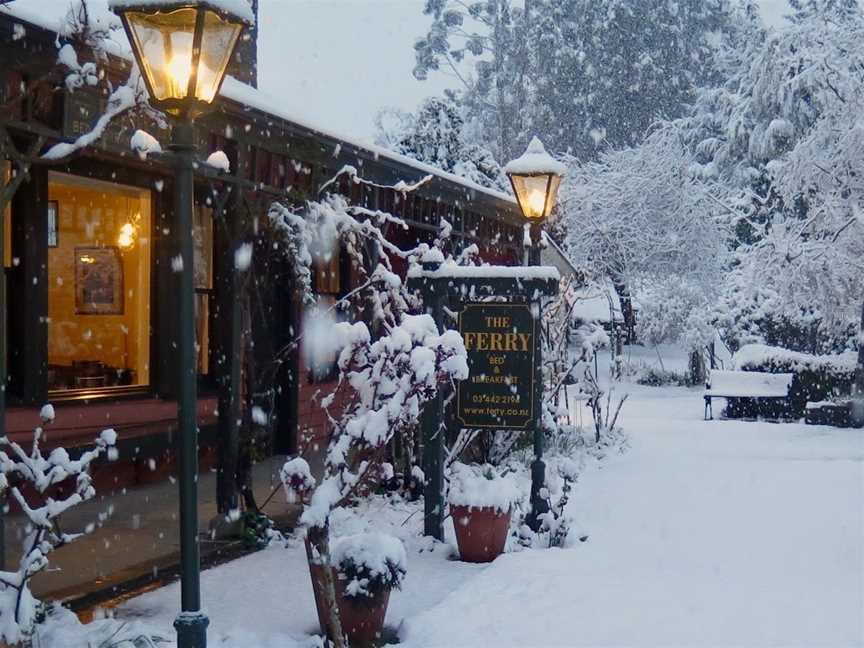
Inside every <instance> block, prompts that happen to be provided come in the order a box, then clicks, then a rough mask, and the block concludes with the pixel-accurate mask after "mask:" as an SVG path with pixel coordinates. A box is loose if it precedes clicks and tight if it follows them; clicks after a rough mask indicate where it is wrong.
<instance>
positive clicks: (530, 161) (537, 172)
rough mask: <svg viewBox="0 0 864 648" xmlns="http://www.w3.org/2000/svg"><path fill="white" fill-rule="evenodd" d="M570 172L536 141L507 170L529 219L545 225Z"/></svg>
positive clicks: (524, 214)
mask: <svg viewBox="0 0 864 648" xmlns="http://www.w3.org/2000/svg"><path fill="white" fill-rule="evenodd" d="M566 171H567V167H565V166H564V165H563V164H562V163H561V162H559V161H558V160H556V159H555V158H553V157H552V156H551V155H549V154H548V153H547V152H546V149H545V148H544V147H543V143H542V142H541V141H540V140H539V139H537V138H536V137H535V138H534V139H532V140H531V143H530V144H529V145H528V149H527V150H526V151H525V153H523V154H522V156H521V157H518V158H516V159H515V160H513V161H511V162H510V163H509V164H507V166H505V167H504V173H506V174H507V177H509V178H510V184H512V185H513V193H515V194H516V200H517V201H518V202H519V209H521V210H522V215H523V216H525V218H527V219H528V220H529V221H542V220H544V219H546V218H548V217H549V214H551V213H552V208H553V207H555V201H556V200H557V197H558V188H559V187H560V186H561V179H562V178H563V177H564V173H565V172H566Z"/></svg>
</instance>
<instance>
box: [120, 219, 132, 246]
mask: <svg viewBox="0 0 864 648" xmlns="http://www.w3.org/2000/svg"><path fill="white" fill-rule="evenodd" d="M117 245H119V246H120V247H121V248H123V249H124V250H128V249H129V248H131V247H132V246H133V245H135V226H134V225H133V224H132V223H126V224H125V225H123V227H121V228H120V234H119V236H117Z"/></svg>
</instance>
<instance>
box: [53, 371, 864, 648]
mask: <svg viewBox="0 0 864 648" xmlns="http://www.w3.org/2000/svg"><path fill="white" fill-rule="evenodd" d="M628 389H629V390H630V392H631V397H630V400H629V401H628V402H627V403H626V405H625V410H624V416H623V425H624V427H625V429H626V431H627V433H628V434H629V437H630V448H629V449H628V450H627V451H626V452H625V453H623V454H616V453H613V454H611V455H610V456H608V457H606V458H605V459H604V460H603V461H602V462H600V463H597V462H593V461H592V462H589V464H588V466H587V468H586V470H585V471H584V473H583V475H582V476H581V477H580V480H579V482H578V484H577V486H576V489H575V496H574V498H573V499H572V501H571V509H570V510H571V512H573V513H574V514H575V515H576V516H577V518H578V520H577V522H578V527H579V531H580V533H587V534H588V535H589V538H588V540H587V541H586V542H584V543H578V542H576V543H574V544H575V546H573V547H571V548H568V549H553V550H543V551H541V550H523V551H520V552H516V553H510V554H506V555H504V556H502V557H501V558H499V559H498V560H496V561H495V562H494V563H492V564H491V565H488V566H478V565H469V564H464V563H461V562H458V561H455V560H451V559H450V552H449V550H448V548H447V547H442V546H438V547H434V548H433V547H432V545H431V544H430V543H429V542H427V541H426V540H425V539H422V538H418V537H416V535H415V534H416V531H417V529H418V528H419V522H420V521H419V514H417V513H416V511H417V507H416V506H415V505H411V504H399V505H397V506H395V507H394V506H387V505H386V503H385V501H384V500H382V499H376V500H374V501H373V502H372V503H371V504H369V508H368V509H366V510H365V511H361V513H362V514H363V515H362V516H358V515H356V514H353V513H352V514H347V515H344V516H342V517H341V519H339V520H337V522H336V527H337V529H338V530H339V531H340V532H343V533H347V532H356V531H360V530H363V527H364V526H366V527H368V528H373V527H374V528H375V530H383V531H389V532H395V533H396V534H397V535H400V536H401V537H402V538H403V539H404V540H405V541H406V544H407V546H408V549H409V557H408V570H409V571H408V578H407V580H406V582H405V586H404V589H403V591H401V592H396V593H394V595H393V597H392V599H391V605H390V609H389V611H388V616H387V624H388V626H389V627H390V628H391V629H392V630H394V631H395V632H396V633H397V634H398V636H399V640H400V645H404V646H406V647H411V648H413V647H418V648H419V647H429V646H448V647H452V646H490V645H494V646H598V645H600V646H817V645H818V646H837V647H840V646H843V647H846V646H862V645H864V614H862V611H864V434H862V431H861V430H842V429H835V428H827V427H813V426H805V425H801V424H771V423H756V422H735V421H711V422H705V421H703V420H702V400H701V398H700V393H699V391H698V390H688V389H684V388H677V387H676V388H651V387H639V386H634V387H631V388H628ZM412 514H413V516H412ZM364 518H365V521H364ZM406 520H407V522H406ZM403 523H404V524H403ZM450 531H451V533H452V529H451V530H450ZM430 549H431V550H430ZM202 585H203V592H204V595H203V598H204V603H205V607H206V610H207V612H208V613H209V615H210V620H211V626H210V632H209V636H210V645H212V646H219V647H224V648H229V647H230V648H271V647H272V648H276V647H277V646H278V647H279V648H289V647H293V646H308V645H315V644H314V642H313V641H312V640H311V639H310V633H312V632H314V631H315V630H316V628H317V620H316V616H315V610H314V604H313V599H312V591H311V585H310V582H309V575H308V571H307V568H306V564H305V556H304V553H303V549H302V546H301V544H300V543H298V542H293V543H292V544H291V546H290V547H289V548H287V549H284V548H282V547H272V548H270V549H268V550H265V551H263V552H260V553H258V554H255V555H252V556H249V557H246V558H243V559H241V560H237V561H235V562H233V563H230V564H227V565H224V566H221V567H218V568H216V569H212V570H209V571H207V572H205V573H204V575H203V579H202ZM178 606H179V588H178V587H177V585H173V586H170V587H166V588H164V589H161V590H158V591H154V592H150V593H147V594H144V595H142V596H140V597H138V598H136V599H134V600H132V601H129V602H128V603H126V604H124V605H123V606H122V607H121V608H120V609H119V610H118V611H117V619H121V620H127V621H130V622H134V623H135V625H136V626H137V627H141V628H147V629H148V630H149V631H150V632H154V633H158V634H161V635H162V636H164V637H166V638H172V639H173V636H174V633H173V630H172V628H171V623H172V621H173V619H174V616H175V614H176V611H177V610H178ZM103 626H104V627H103V630H102V631H103V632H105V633H107V632H108V630H109V628H114V629H115V630H116V627H117V625H116V620H115V621H113V622H110V623H105V622H103ZM98 627H99V626H94V627H91V628H90V630H89V632H90V635H89V636H90V640H91V641H92V638H93V637H94V636H97V634H99V633H98V632H97V633H94V630H95V629H96V628H98ZM66 628H67V629H66V630H65V631H64V632H62V633H60V632H58V631H59V630H60V627H59V626H58V627H56V628H55V632H54V633H53V635H52V636H49V637H45V638H46V639H49V640H52V639H53V641H55V642H59V643H51V642H50V641H49V642H47V646H46V648H50V647H53V646H55V645H56V646H58V647H59V646H63V648H69V647H70V646H74V645H78V644H76V643H75V641H78V638H77V637H78V636H79V635H78V633H77V632H74V631H72V630H71V629H69V626H66ZM61 634H62V639H60V636H61ZM42 645H43V646H45V645H46V642H43V644H42ZM81 645H84V644H83V638H82V644H81Z"/></svg>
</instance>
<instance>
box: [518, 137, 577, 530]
mask: <svg viewBox="0 0 864 648" xmlns="http://www.w3.org/2000/svg"><path fill="white" fill-rule="evenodd" d="M565 171H566V167H565V166H564V165H563V164H562V163H561V162H559V161H558V160H556V159H555V158H553V157H552V156H551V155H549V154H548V153H547V152H546V149H545V148H544V147H543V143H542V142H541V141H540V140H539V139H537V138H536V137H535V138H533V139H532V140H531V143H530V144H529V145H528V149H527V150H526V151H525V153H524V154H522V156H520V157H518V158H516V159H515V160H513V161H511V162H510V163H509V164H507V166H505V167H504V173H506V174H507V176H508V177H509V178H510V183H511V184H512V185H513V193H515V194H516V200H517V201H518V203H519V208H520V209H521V210H522V215H523V216H524V217H525V219H526V220H527V221H528V226H529V228H530V235H531V245H530V247H529V248H528V265H529V266H539V265H541V261H540V250H541V237H542V236H543V223H544V222H545V221H546V219H547V218H548V217H549V214H550V213H551V212H552V208H553V207H554V206H555V200H556V198H557V196H558V187H559V186H560V185H561V179H562V178H563V177H564V173H565ZM538 344H539V343H538ZM538 349H539V346H538ZM538 355H539V350H538ZM536 362H537V364H538V366H542V365H541V363H540V358H539V357H538V358H537V359H536ZM535 380H538V381H542V374H541V375H540V376H539V377H537V378H535ZM536 389H537V393H538V394H539V395H540V397H538V398H537V403H538V407H539V405H540V400H541V398H542V393H543V390H542V384H541V385H538V386H537V387H536ZM545 481H546V464H545V463H543V426H542V416H541V417H538V420H537V421H536V423H535V425H534V461H533V462H532V463H531V512H530V513H529V514H528V519H527V524H528V526H530V527H531V528H532V529H533V530H534V531H537V530H538V529H539V528H540V525H541V519H540V516H541V515H542V514H544V513H547V512H548V511H549V502H548V498H547V497H546V496H545V493H544V490H545Z"/></svg>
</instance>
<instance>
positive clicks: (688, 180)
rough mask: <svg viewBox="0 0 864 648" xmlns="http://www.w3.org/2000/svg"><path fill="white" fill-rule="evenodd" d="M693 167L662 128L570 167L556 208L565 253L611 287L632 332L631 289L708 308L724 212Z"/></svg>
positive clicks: (721, 260)
mask: <svg viewBox="0 0 864 648" xmlns="http://www.w3.org/2000/svg"><path fill="white" fill-rule="evenodd" d="M692 162H693V158H692V155H691V153H690V152H689V151H688V150H687V147H686V146H685V144H684V142H683V141H682V139H681V137H680V136H679V134H678V132H677V131H676V129H675V128H673V127H671V126H668V125H667V126H664V127H661V128H659V129H658V130H657V131H656V132H654V133H653V134H652V135H651V136H650V137H649V138H648V139H647V140H646V141H645V142H644V143H643V144H642V145H640V146H638V147H635V148H628V149H622V150H617V151H607V152H604V153H603V154H601V155H600V157H599V159H598V160H596V161H591V162H587V163H579V162H577V161H575V160H574V161H572V162H571V164H570V169H569V171H568V174H567V178H566V180H565V183H564V185H563V186H562V189H561V203H560V206H559V213H560V216H561V219H562V220H563V222H564V227H565V229H566V231H567V233H568V234H567V247H568V250H569V253H570V255H571V256H572V257H573V259H574V260H576V261H577V262H579V263H583V264H585V265H587V267H588V268H589V269H590V270H591V271H592V272H593V273H594V274H595V275H597V276H601V277H602V276H608V277H610V278H611V279H612V281H613V283H614V284H615V287H616V290H617V291H618V295H619V298H620V299H621V302H622V303H621V310H622V313H623V314H624V317H625V322H626V323H627V324H628V325H629V326H631V327H633V326H635V316H634V313H633V304H632V299H633V297H634V295H633V291H634V288H635V287H636V285H637V284H638V283H640V282H649V283H650V282H653V283H656V282H661V283H667V284H668V285H677V286H679V287H682V290H683V289H685V287H686V291H687V292H689V293H693V292H698V293H700V294H702V295H704V298H703V299H701V300H693V299H692V298H688V300H687V301H688V303H694V304H695V303H699V302H704V301H709V300H710V298H711V296H712V295H714V294H715V293H716V292H717V286H718V285H719V283H720V280H721V279H722V277H723V273H724V271H725V268H726V263H727V247H726V241H727V232H726V229H725V220H724V219H723V218H722V215H723V214H724V212H725V209H726V208H725V206H724V205H723V204H722V202H720V201H719V199H718V198H717V197H716V196H715V195H714V193H713V189H712V188H711V187H710V186H708V185H706V184H705V183H704V182H702V181H701V180H700V179H699V178H698V177H695V176H694V175H693V173H692V172H691V166H692ZM681 278H684V279H685V281H683V282H682V281H680V280H681ZM676 280H677V281H676Z"/></svg>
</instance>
